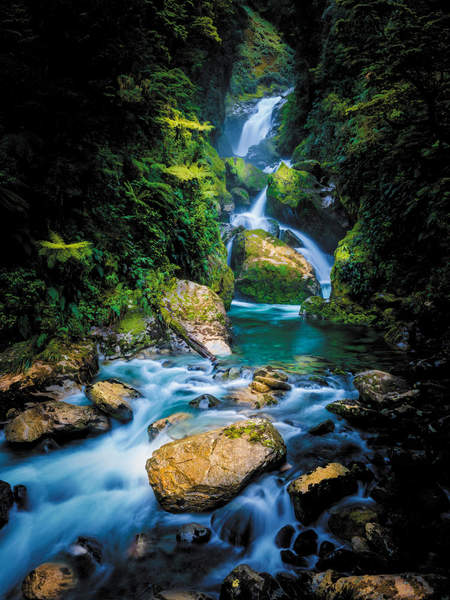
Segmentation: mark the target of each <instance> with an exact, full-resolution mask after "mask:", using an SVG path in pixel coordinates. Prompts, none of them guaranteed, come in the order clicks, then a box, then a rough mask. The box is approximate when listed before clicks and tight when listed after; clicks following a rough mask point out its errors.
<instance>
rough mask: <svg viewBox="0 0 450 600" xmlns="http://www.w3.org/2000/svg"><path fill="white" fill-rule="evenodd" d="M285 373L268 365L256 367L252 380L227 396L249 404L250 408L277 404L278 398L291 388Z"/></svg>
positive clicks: (240, 402)
mask: <svg viewBox="0 0 450 600" xmlns="http://www.w3.org/2000/svg"><path fill="white" fill-rule="evenodd" d="M287 381H288V376H287V375H286V373H283V372H282V371H279V370H278V369H274V368H273V367H271V366H270V365H269V366H267V367H262V368H260V369H257V370H256V371H255V372H254V374H253V380H252V382H251V383H250V384H249V385H248V386H247V387H246V388H238V389H236V390H232V391H231V392H230V393H229V394H228V397H229V398H230V399H231V400H234V401H235V402H237V403H238V404H249V405H250V406H251V407H252V408H256V409H259V408H264V407H266V406H272V405H274V404H278V400H279V399H280V398H282V397H283V396H284V394H286V392H288V391H289V390H290V389H291V385H290V384H289V383H287Z"/></svg>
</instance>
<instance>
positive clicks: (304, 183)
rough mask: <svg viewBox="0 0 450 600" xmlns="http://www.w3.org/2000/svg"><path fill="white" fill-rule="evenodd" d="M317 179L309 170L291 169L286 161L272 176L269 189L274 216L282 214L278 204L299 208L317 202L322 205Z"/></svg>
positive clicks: (269, 207)
mask: <svg viewBox="0 0 450 600" xmlns="http://www.w3.org/2000/svg"><path fill="white" fill-rule="evenodd" d="M317 185H318V183H317V180H316V178H315V177H314V176H313V175H312V174H311V173H309V172H308V171H297V170H295V169H290V168H289V167H288V166H287V165H285V164H284V163H283V164H282V165H281V166H280V168H279V169H278V171H277V172H276V173H274V174H273V175H271V176H270V179H269V188H268V190H267V202H268V209H270V212H271V214H273V215H274V216H277V215H279V216H281V215H280V210H279V207H278V206H277V205H278V204H282V205H285V206H289V207H290V208H294V209H296V208H298V207H299V206H300V205H301V204H305V205H309V204H311V203H312V204H314V203H316V204H317V205H318V207H319V206H320V196H319V195H318V194H317Z"/></svg>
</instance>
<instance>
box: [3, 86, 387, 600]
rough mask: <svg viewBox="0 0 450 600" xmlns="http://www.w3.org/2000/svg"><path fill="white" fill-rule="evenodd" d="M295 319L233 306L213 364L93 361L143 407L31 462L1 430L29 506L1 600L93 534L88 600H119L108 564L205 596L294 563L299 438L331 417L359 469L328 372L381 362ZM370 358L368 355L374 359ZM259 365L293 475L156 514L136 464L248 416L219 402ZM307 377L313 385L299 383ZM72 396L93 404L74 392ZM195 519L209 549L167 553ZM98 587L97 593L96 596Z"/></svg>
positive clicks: (324, 266)
mask: <svg viewBox="0 0 450 600" xmlns="http://www.w3.org/2000/svg"><path fill="white" fill-rule="evenodd" d="M278 100H279V97H276V98H269V99H265V100H262V101H261V102H260V103H259V105H258V112H257V113H256V114H255V115H253V116H252V117H251V118H250V119H249V121H252V123H247V124H246V126H245V127H244V131H243V133H242V136H241V140H240V142H239V145H238V153H242V154H243V155H244V154H246V152H247V150H248V148H249V147H250V146H251V145H253V144H255V143H258V140H260V139H263V137H264V136H265V135H267V132H268V131H269V128H270V122H271V115H272V111H273V108H274V106H275V105H276V104H277V102H278ZM266 197H267V188H266V189H264V190H262V191H261V193H260V194H259V195H258V197H257V198H256V199H255V202H254V204H253V207H252V209H251V211H249V212H248V213H244V214H242V215H234V217H233V224H238V223H241V224H243V225H244V226H246V227H249V228H254V227H262V228H264V229H265V228H266V227H268V226H269V222H268V220H267V219H266V218H265V216H264V214H265V203H266ZM282 227H286V226H282ZM289 229H291V231H292V232H293V233H294V234H295V235H296V236H297V237H298V238H299V239H300V240H301V242H302V243H303V247H301V248H299V249H298V251H299V252H302V253H303V254H304V255H305V256H306V257H307V258H308V260H309V261H310V262H311V264H312V265H313V266H314V268H315V270H316V273H317V276H318V278H319V280H320V281H321V284H322V290H323V294H324V296H325V295H326V294H327V289H326V286H327V285H329V273H330V268H331V258H330V257H327V256H326V255H324V253H323V252H321V251H320V249H319V248H318V247H317V245H316V244H315V243H314V242H313V241H312V240H311V239H310V238H309V237H308V236H306V235H305V234H304V233H302V232H301V231H296V230H293V229H292V228H290V227H289ZM231 247H232V241H230V242H229V243H228V245H227V250H228V255H229V257H230V255H231ZM298 311H299V307H298V306H282V305H280V306H277V305H267V304H260V305H255V304H251V303H245V302H237V301H234V302H233V304H232V308H231V311H230V317H231V319H232V322H233V328H234V337H235V354H233V356H231V357H230V358H229V359H227V362H225V363H222V366H220V365H219V368H218V366H217V365H215V366H213V365H212V364H211V363H209V362H208V361H205V360H203V359H200V358H199V357H198V356H196V355H194V354H184V355H181V356H155V358H154V359H146V360H137V359H135V360H132V361H128V362H127V361H114V362H111V363H109V364H106V363H105V364H103V365H102V368H101V372H100V378H101V379H104V378H110V377H112V378H117V379H120V380H121V381H123V382H125V383H129V384H130V385H133V386H135V387H136V388H137V389H139V391H140V392H141V393H142V398H139V399H136V400H134V401H133V410H134V419H133V421H132V422H131V423H129V424H127V425H119V424H117V423H115V424H114V425H113V429H112V431H110V432H109V433H106V434H103V435H101V436H99V437H97V438H95V439H88V440H81V441H78V442H75V441H72V442H71V443H69V444H68V445H66V446H64V447H62V448H61V449H57V450H54V451H52V452H51V453H49V454H39V453H37V452H35V453H33V452H31V451H27V452H25V451H19V452H16V451H15V450H14V449H11V448H10V447H8V446H7V444H6V442H5V439H4V434H3V432H1V433H0V468H1V472H2V475H1V478H2V479H4V480H6V481H8V482H9V483H10V484H11V485H17V484H24V485H26V486H27V489H28V494H29V505H28V507H27V509H26V510H18V509H17V507H16V508H14V509H13V510H12V512H11V514H10V520H9V523H8V524H7V525H5V526H4V527H3V528H2V530H1V531H0V564H1V565H2V569H0V597H2V598H3V597H5V596H6V595H7V594H8V599H9V600H16V599H17V600H18V599H19V598H21V597H22V596H21V592H20V583H21V581H22V579H23V577H24V576H25V575H26V574H27V572H29V571H30V570H31V569H32V568H34V567H35V566H37V565H38V564H40V563H43V562H45V561H48V560H54V559H55V557H56V559H58V557H60V556H61V555H62V556H63V557H64V556H66V555H67V552H69V551H70V550H69V549H70V547H71V544H72V543H73V542H74V540H75V539H76V538H77V536H79V535H83V536H93V537H95V538H96V539H97V540H99V542H100V543H101V544H102V547H103V553H104V559H103V564H102V566H101V567H100V568H99V569H97V572H96V574H95V575H94V577H93V579H91V580H89V583H88V585H89V587H88V588H86V589H84V590H83V593H82V596H80V595H79V596H77V597H83V598H85V599H86V600H88V599H96V600H100V599H103V598H106V597H108V598H115V597H125V596H126V594H125V595H121V594H119V595H118V596H114V593H115V591H114V590H115V586H116V580H115V579H114V578H113V579H112V582H111V583H109V579H108V578H109V576H110V575H111V574H112V573H114V574H115V577H117V572H116V571H115V569H119V571H120V569H122V572H123V573H125V574H126V573H128V572H130V573H132V575H130V578H131V580H132V582H133V585H134V584H135V582H138V581H140V580H141V579H142V580H144V581H146V580H148V579H149V578H150V580H151V583H153V584H156V585H160V586H163V587H175V588H177V587H184V588H186V587H193V588H196V589H201V590H203V591H207V592H211V593H212V594H213V595H215V594H217V592H218V589H219V587H220V582H221V581H222V580H223V578H224V577H225V576H226V575H228V573H229V572H230V571H231V570H232V569H233V568H234V567H235V566H236V565H237V564H241V563H247V564H249V565H250V566H251V567H253V568H254V569H257V570H263V571H270V572H271V573H273V574H275V573H276V572H278V571H286V570H288V569H289V568H291V567H290V566H289V565H288V564H286V563H284V562H283V560H282V557H281V555H280V549H279V548H278V547H277V545H276V543H275V536H276V533H277V532H278V530H279V529H280V528H281V527H283V526H284V525H287V524H292V525H293V526H294V527H295V528H296V530H297V531H299V530H300V528H301V526H300V525H299V524H298V523H297V521H296V519H295V517H294V514H293V509H292V504H291V501H290V499H289V497H288V494H287V485H288V483H289V482H290V481H292V479H294V478H295V477H297V476H298V475H299V474H301V473H302V472H304V471H305V470H308V469H309V468H311V467H313V466H315V465H316V462H317V461H316V458H315V457H317V456H320V452H321V450H322V449H323V444H324V440H323V438H316V437H314V436H311V435H308V430H309V428H310V427H312V426H314V425H316V424H318V423H319V422H321V421H323V420H324V419H330V418H332V419H333V420H334V422H335V427H336V428H335V431H334V432H333V433H332V434H329V435H327V437H326V443H327V444H328V452H329V453H330V455H331V454H332V456H333V460H339V459H340V457H343V458H344V457H345V459H346V460H348V459H349V456H351V458H353V459H355V460H359V459H361V458H362V456H364V455H365V456H367V455H368V454H370V451H369V450H368V448H367V446H366V444H365V442H364V440H363V439H362V438H361V437H360V436H359V434H358V433H357V432H354V431H353V432H352V431H349V430H348V428H347V426H346V425H345V424H344V423H342V422H340V421H338V420H337V419H336V418H335V417H334V416H332V415H331V414H330V413H328V412H327V410H326V405H327V404H329V403H330V402H333V401H335V400H339V399H343V398H352V397H353V396H354V395H355V394H356V392H355V390H354V388H353V386H352V383H351V377H350V376H348V375H333V374H332V372H331V371H332V369H333V368H334V367H336V368H339V369H340V372H341V373H342V369H343V368H344V369H348V368H351V369H354V370H356V369H358V368H361V369H362V368H367V367H368V366H370V367H371V368H377V367H378V368H382V367H383V360H384V356H385V355H384V354H383V353H384V352H385V350H384V347H383V350H381V349H379V350H378V349H377V348H376V346H375V344H374V340H373V338H371V337H370V335H369V333H368V332H367V331H366V332H365V333H364V332H360V331H358V332H355V331H354V330H348V331H347V330H345V331H343V330H342V329H331V330H330V331H327V332H324V330H323V328H320V327H316V326H314V324H311V323H309V322H306V321H303V320H301V319H299V317H298ZM374 349H375V350H374ZM371 350H373V351H374V352H375V353H372V354H371V353H370V351H371ZM387 360H388V361H389V360H391V357H390V356H388V357H387ZM364 361H365V362H364ZM267 364H276V365H277V366H280V367H282V368H286V369H288V370H289V371H290V373H291V384H292V389H291V391H290V392H288V393H287V394H286V396H285V397H284V399H283V400H282V401H280V403H279V404H278V405H276V406H266V407H265V408H264V412H265V413H268V414H270V418H271V419H272V420H273V423H274V425H275V426H276V427H277V429H278V430H279V431H280V433H281V434H282V436H283V438H284V440H285V442H286V444H287V446H288V451H289V462H290V463H291V464H293V465H294V467H292V468H291V469H290V470H287V471H286V472H284V473H280V472H277V473H266V474H264V475H262V476H261V477H260V478H259V479H257V480H255V481H253V482H252V483H251V484H250V485H249V486H248V487H247V488H246V489H245V490H243V492H241V494H240V495H239V496H238V497H236V498H235V499H234V500H232V501H231V502H229V503H228V504H227V505H226V506H224V507H222V508H220V509H218V510H216V511H213V512H212V513H204V514H195V515H194V514H180V515H176V514H169V513H167V512H165V511H163V510H162V509H161V508H160V506H159V504H158V503H157V501H156V499H155V497H154V494H153V491H152V489H151V487H150V486H149V484H148V480H147V475H146V472H145V462H146V459H147V458H149V457H150V456H151V455H152V452H153V451H154V450H155V449H157V448H158V447H160V446H161V445H162V444H165V443H167V442H170V441H171V439H172V438H180V437H184V436H186V435H190V434H195V433H198V432H201V431H206V430H209V429H212V428H214V427H217V426H222V425H226V424H230V423H233V422H236V421H238V420H240V419H244V418H248V416H249V415H252V414H254V412H255V410H254V409H249V408H246V407H242V406H240V405H237V404H236V403H235V402H233V401H231V400H229V399H228V398H227V395H228V393H229V391H230V390H231V389H233V388H239V387H245V386H247V385H248V384H249V381H250V378H251V374H252V371H251V370H250V369H249V367H257V366H261V365H267ZM227 366H237V367H238V369H240V375H239V376H238V377H237V379H234V380H229V379H226V378H223V377H222V373H221V368H222V371H223V370H224V369H225V368H226V367H227ZM317 372H318V373H320V380H319V381H318V380H317V378H316V377H314V376H310V375H309V374H308V373H311V374H316V373H317ZM205 393H208V394H214V395H215V396H216V397H217V398H219V400H220V404H219V406H218V407H217V408H214V409H208V410H200V409H194V408H192V407H191V406H190V405H189V402H190V401H191V400H192V399H193V398H195V397H196V396H199V395H201V394H205ZM68 401H70V402H72V403H75V404H88V403H89V401H88V399H87V398H86V396H85V395H84V393H80V394H78V395H76V396H73V397H71V398H69V399H68ZM179 411H183V412H187V413H190V415H191V417H190V418H189V419H187V420H185V421H183V422H180V423H179V424H178V425H176V426H174V427H173V428H172V429H170V430H169V432H162V433H161V434H160V435H158V437H157V438H156V439H154V440H153V441H149V439H148V436H147V427H148V425H149V424H150V423H152V422H153V421H155V420H157V419H161V418H162V417H166V416H168V415H170V414H173V413H174V412H179ZM169 433H170V436H171V437H169ZM330 449H331V450H330ZM362 494H363V490H360V491H359V493H358V495H357V496H355V498H357V499H358V500H361V496H362ZM347 501H351V499H350V500H348V499H347ZM365 501H367V500H365ZM192 521H195V522H197V523H200V524H203V525H205V526H208V527H210V528H211V529H212V537H211V540H210V542H209V543H208V544H206V545H204V546H202V545H200V546H198V547H196V548H192V549H190V550H189V552H188V553H186V552H184V551H183V550H182V549H180V548H179V546H177V542H176V537H175V532H176V529H177V527H179V526H180V525H182V524H185V523H189V522H192ZM311 527H314V528H315V529H316V530H317V532H318V534H319V537H320V539H321V540H322V539H328V540H331V541H336V540H334V538H333V536H332V535H331V534H330V532H329V531H328V529H327V513H325V514H324V515H322V517H321V518H320V519H319V521H318V522H317V523H312V524H311ZM141 532H147V533H149V534H150V535H152V536H153V538H152V539H154V541H153V544H154V554H153V555H152V558H151V559H150V560H147V561H144V562H139V561H136V560H134V559H132V558H130V546H132V544H133V540H134V538H135V536H136V534H139V533H141ZM64 553H66V554H64ZM308 561H309V562H308V564H309V565H310V566H313V565H314V564H315V561H316V557H313V556H311V557H310V558H309V559H308ZM105 585H106V586H107V592H106V593H105V594H103V591H102V590H103V588H102V586H105ZM108 585H109V586H110V587H109V588H108ZM12 588H13V591H10V590H11V589H12ZM127 597H128V596H127ZM133 597H138V596H133ZM139 597H141V596H139ZM142 597H143V596H142Z"/></svg>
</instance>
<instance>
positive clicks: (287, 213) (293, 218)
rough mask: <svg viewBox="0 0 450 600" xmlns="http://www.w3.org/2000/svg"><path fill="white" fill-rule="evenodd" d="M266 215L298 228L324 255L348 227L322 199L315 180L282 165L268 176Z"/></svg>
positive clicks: (318, 185) (333, 208)
mask: <svg viewBox="0 0 450 600" xmlns="http://www.w3.org/2000/svg"><path fill="white" fill-rule="evenodd" d="M266 212H267V214H268V215H270V216H271V217H275V218H276V219H278V220H280V221H281V222H284V223H288V224H290V225H292V226H293V227H299V228H300V227H301V229H302V231H304V232H305V233H306V234H307V235H310V236H312V237H313V238H314V239H315V240H317V241H318V243H319V244H320V246H321V247H323V249H324V250H325V251H326V252H328V253H333V252H334V250H335V249H336V246H337V244H338V241H339V240H340V239H342V238H343V237H344V235H345V232H346V228H347V227H348V221H347V219H346V217H345V215H343V214H342V213H341V210H339V207H338V205H336V206H335V205H333V204H329V203H327V202H325V201H324V199H323V198H322V196H321V186H320V184H319V183H318V181H317V179H316V177H315V176H314V175H313V174H312V173H309V172H308V171H302V170H298V169H291V168H289V167H288V166H287V165H286V164H284V163H283V164H282V165H281V166H280V168H279V169H278V170H277V171H276V173H273V174H272V175H271V176H270V179H269V187H268V190H267V207H266Z"/></svg>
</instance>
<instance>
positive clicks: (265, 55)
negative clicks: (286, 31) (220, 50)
mask: <svg viewBox="0 0 450 600" xmlns="http://www.w3.org/2000/svg"><path fill="white" fill-rule="evenodd" d="M244 8H245V11H246V13H247V17H248V20H247V27H246V28H245V30H244V39H243V42H242V43H241V44H240V46H239V49H238V55H237V60H236V61H235V62H234V65H233V70H232V74H231V81H230V90H229V95H228V99H227V105H228V106H230V107H231V106H233V105H234V104H235V103H236V102H245V101H247V100H251V99H253V98H261V97H262V96H264V95H268V94H270V93H275V92H277V91H279V90H283V89H286V88H287V87H289V86H290V85H291V84H292V82H293V79H294V68H293V67H294V53H293V51H292V50H291V48H290V47H289V46H288V45H287V44H286V43H285V42H284V40H283V38H282V36H281V35H280V32H279V31H278V30H277V29H276V28H275V27H274V26H273V25H272V24H271V23H269V22H268V21H266V20H265V19H263V18H262V17H261V16H260V15H259V14H258V13H257V12H255V11H254V10H252V9H251V8H249V7H248V6H246V7H244Z"/></svg>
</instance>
